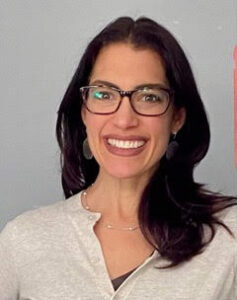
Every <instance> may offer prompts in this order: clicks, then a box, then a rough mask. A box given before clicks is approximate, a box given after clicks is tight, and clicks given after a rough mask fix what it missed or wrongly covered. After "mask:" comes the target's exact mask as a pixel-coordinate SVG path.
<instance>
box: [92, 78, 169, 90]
mask: <svg viewBox="0 0 237 300" xmlns="http://www.w3.org/2000/svg"><path fill="white" fill-rule="evenodd" d="M96 84H102V85H106V86H108V87H114V88H116V89H119V90H121V89H120V87H119V86H118V85H116V84H114V83H112V82H110V81H107V80H95V81H92V82H91V83H90V85H96ZM145 87H148V88H154V87H159V88H162V89H166V90H168V89H169V87H168V86H167V85H165V84H162V83H143V84H139V85H136V86H135V87H134V89H142V88H145Z"/></svg>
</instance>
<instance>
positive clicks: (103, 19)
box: [0, 0, 237, 228]
mask: <svg viewBox="0 0 237 300" xmlns="http://www.w3.org/2000/svg"><path fill="white" fill-rule="evenodd" d="M236 12H237V5H236V1H235V0H203V1H201V0H199V1H198V0H195V1H190V0H178V1H177V0H164V1H163V0H154V1H152V0H146V1H144V0H142V1H141V0H133V1H132V0H130V1H129V0H128V1H121V0H120V1H111V0H110V1H106V0H100V1H90V0H85V1H84V0H83V1H70V0H60V1H57V0H55V1H51V0H49V1H44V0H38V1H37V0H35V1H34V0H32V1H30V0H29V1H26V0H21V1H17V0H15V1H14V0H6V1H4V0H0V40H1V43H0V70H1V71H0V72H1V73H0V74H1V75H0V76H1V77H0V134H1V147H0V192H1V198H0V228H1V227H3V226H4V224H5V223H6V222H7V221H8V220H10V219H12V218H13V217H15V216H16V215H18V214H20V213H22V212H23V211H26V210H29V209H32V208H36V207H39V206H42V205H47V204H50V203H53V202H55V201H57V200H61V199H63V193H62V189H61V185H60V168H59V151H58V147H57V143H56V138H55V122H56V117H57V113H56V112H57V109H58V106H59V103H60V101H61V99H62V96H63V94H64V92H65V89H66V87H67V85H68V83H69V81H70V79H71V76H72V74H73V71H74V70H75V68H76V65H77V63H78V61H79V58H80V56H81V54H82V51H83V49H84V48H85V46H86V45H87V43H88V42H89V41H90V39H91V38H92V37H94V35H95V34H96V33H97V32H99V31H100V30H101V29H102V28H103V27H104V26H105V25H106V24H107V23H108V22H110V21H111V20H113V19H114V18H116V17H119V16H122V15H129V16H132V17H138V16H141V15H145V16H148V17H151V18H154V19H155V20H156V21H157V22H159V23H161V24H163V25H164V26H165V27H167V28H168V29H170V30H171V32H172V33H173V34H174V35H175V36H176V37H177V39H178V40H179V41H180V43H181V45H182V46H183V48H184V50H185V51H186V54H187V56H188V58H189V60H190V63H191V65H192V67H193V70H194V74H195V77H196V80H197V83H198V86H199V88H200V92H201V95H202V97H203V100H204V103H205V106H206V109H207V112H208V116H209V120H210V126H211V133H212V140H211V147H210V150H209V153H208V155H207V156H206V158H205V159H204V160H203V162H202V163H201V165H200V166H198V168H197V169H196V172H195V177H196V179H197V180H198V181H200V182H202V183H207V187H208V188H210V189H212V190H214V191H220V192H223V193H226V194H235V195H236V194H237V170H236V168H235V166H234V141H233V136H234V133H233V65H234V63H233V50H234V45H235V44H236V28H237V25H236Z"/></svg>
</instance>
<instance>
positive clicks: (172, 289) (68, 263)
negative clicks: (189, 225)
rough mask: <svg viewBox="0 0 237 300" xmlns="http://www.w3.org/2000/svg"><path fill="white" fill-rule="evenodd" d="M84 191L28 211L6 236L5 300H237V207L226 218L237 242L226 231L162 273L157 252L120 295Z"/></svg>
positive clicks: (1, 237) (0, 244) (0, 288)
mask: <svg viewBox="0 0 237 300" xmlns="http://www.w3.org/2000/svg"><path fill="white" fill-rule="evenodd" d="M80 198H81V193H79V194H77V195H74V196H72V197H71V198H69V199H68V200H66V201H65V200H64V201H60V202H56V203H55V204H51V205H49V206H45V207H41V208H38V209H35V210H32V211H28V212H26V213H24V214H22V215H20V216H18V217H16V218H15V219H14V220H12V221H10V222H9V223H8V224H7V225H6V226H5V228H4V230H3V231H2V233H1V234H0V300H17V299H18V300H23V299H24V300H26V299H27V300H33V299H34V300H56V299H57V300H72V299H76V300H80V299H83V300H87V299H88V300H97V299H98V300H99V299H107V300H112V299H116V300H119V299H123V300H124V299H129V300H135V299H136V300H138V299H149V300H153V299H157V300H158V299H159V300H172V299H176V300H190V299H192V300H236V299H237V238H236V237H237V206H234V207H231V208H228V209H226V210H224V211H223V213H222V216H221V218H222V220H223V221H224V222H225V223H226V225H227V226H229V228H230V229H231V230H232V231H233V233H234V234H235V236H236V237H235V238H233V237H232V236H231V235H230V234H229V233H228V232H227V231H226V230H225V229H224V228H222V227H218V229H217V232H216V235H215V237H214V239H213V240H212V242H211V243H210V244H209V245H208V246H207V247H206V248H205V249H204V251H203V252H202V253H201V254H199V255H196V256H194V257H193V258H192V259H191V260H190V261H187V262H185V263H182V264H180V265H178V266H176V267H174V268H169V269H157V268H156V266H161V265H162V264H164V263H165V262H166V261H165V259H164V258H162V257H161V256H160V254H159V253H158V251H156V250H155V252H154V253H153V255H152V256H150V257H149V258H147V259H146V260H145V261H144V262H143V263H142V264H141V265H140V266H139V267H138V268H136V269H135V270H134V272H132V273H131V274H130V275H129V276H128V277H127V278H126V279H125V281H124V282H123V283H122V284H121V285H120V286H119V288H118V289H117V290H116V291H115V290H114V288H113V285H112V283H111V280H110V278H109V275H108V271H107V269H106V265H105V261H104V257H103V253H102V249H101V246H100V243H99V240H98V239H97V237H96V235H95V233H94V231H93V226H94V224H95V222H96V221H97V220H98V219H99V218H100V213H95V212H90V211H87V210H85V209H84V208H83V207H82V205H81V199H80Z"/></svg>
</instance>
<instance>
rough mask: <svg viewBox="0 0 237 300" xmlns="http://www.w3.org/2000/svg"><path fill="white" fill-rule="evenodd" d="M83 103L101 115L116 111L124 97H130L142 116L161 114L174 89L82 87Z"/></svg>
mask: <svg viewBox="0 0 237 300" xmlns="http://www.w3.org/2000/svg"><path fill="white" fill-rule="evenodd" d="M80 91H81V95H82V99H83V103H84V104H85V106H86V108H87V110H88V111H90V112H91V113H94V114H99V115H108V114H112V113H114V112H116V111H117V110H118V109H119V107H120V105H121V103H122V98H123V97H128V98H129V100H130V104H131V107H132V109H133V110H134V111H135V112H136V113H137V114H139V115H142V116H151V117H153V116H154V117H155V116H160V115H163V114H164V113H165V112H166V111H167V110H168V108H169V106H170V103H171V99H172V96H173V91H172V90H170V89H166V88H164V87H160V86H154V87H153V86H152V87H143V88H139V89H135V90H133V91H121V90H119V89H117V88H115V87H110V86H106V85H93V86H84V87H81V88H80Z"/></svg>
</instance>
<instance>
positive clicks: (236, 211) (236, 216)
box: [220, 205, 237, 239]
mask: <svg viewBox="0 0 237 300" xmlns="http://www.w3.org/2000/svg"><path fill="white" fill-rule="evenodd" d="M220 220H221V221H222V222H223V223H224V224H225V225H226V226H227V227H228V228H229V229H230V230H231V231H233V234H235V235H236V239H237V205H233V206H230V207H228V208H226V209H224V210H223V211H222V212H221V213H220Z"/></svg>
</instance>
